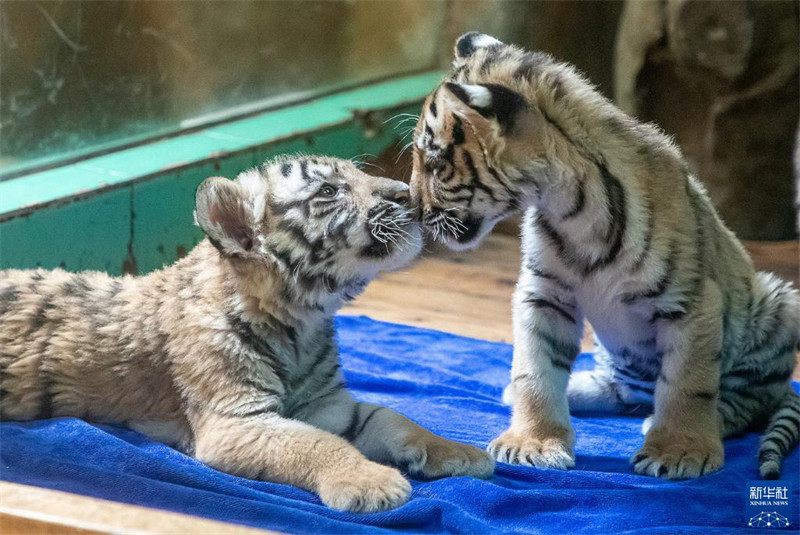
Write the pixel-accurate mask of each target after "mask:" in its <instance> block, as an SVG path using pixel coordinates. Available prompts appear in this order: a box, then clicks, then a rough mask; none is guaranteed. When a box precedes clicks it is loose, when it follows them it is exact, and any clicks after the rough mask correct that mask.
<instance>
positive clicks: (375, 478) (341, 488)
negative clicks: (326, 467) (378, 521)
mask: <svg viewBox="0 0 800 535" xmlns="http://www.w3.org/2000/svg"><path fill="white" fill-rule="evenodd" d="M318 493H319V497H320V499H321V500H322V502H323V503H324V504H325V505H327V506H328V507H331V508H332V509H338V510H340V511H349V512H351V513H375V512H378V511H385V510H387V509H394V508H395V507H399V506H401V505H403V504H404V503H406V502H407V501H408V497H409V495H410V494H411V484H410V483H409V482H408V480H407V479H406V478H404V477H403V474H401V473H400V472H399V471H398V470H396V469H394V468H390V467H388V466H383V465H381V464H378V463H374V462H372V461H367V460H364V462H363V463H360V464H359V466H358V467H357V468H355V469H353V470H350V471H347V472H337V473H335V474H332V475H328V476H327V477H324V478H323V479H322V480H321V481H320V483H319V489H318Z"/></svg>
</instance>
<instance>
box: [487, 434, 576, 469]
mask: <svg viewBox="0 0 800 535" xmlns="http://www.w3.org/2000/svg"><path fill="white" fill-rule="evenodd" d="M569 436H570V433H569V432H568V431H567V430H564V433H563V436H550V437H538V436H535V435H534V434H532V433H520V432H517V431H514V430H512V429H509V430H508V431H506V432H505V433H503V434H502V435H500V436H499V437H497V438H496V439H494V440H493V441H492V443H491V444H489V454H490V455H491V456H492V457H494V458H495V459H496V460H497V461H498V462H502V463H511V464H522V465H527V466H535V467H536V468H560V469H567V468H572V467H574V466H575V454H574V453H573V452H572V443H571V440H569V438H568V437H569Z"/></svg>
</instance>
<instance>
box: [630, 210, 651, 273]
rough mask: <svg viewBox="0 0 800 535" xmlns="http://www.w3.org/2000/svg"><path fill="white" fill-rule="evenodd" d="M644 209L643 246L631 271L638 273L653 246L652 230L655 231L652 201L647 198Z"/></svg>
mask: <svg viewBox="0 0 800 535" xmlns="http://www.w3.org/2000/svg"><path fill="white" fill-rule="evenodd" d="M646 207H647V230H646V231H645V235H644V245H642V250H641V251H640V252H639V255H638V256H637V257H636V260H634V262H633V268H632V270H631V271H638V270H639V269H640V268H641V267H642V265H643V264H644V261H645V260H647V257H648V256H649V255H650V250H651V248H652V246H653V230H654V229H655V224H654V220H655V216H656V215H655V211H654V210H653V201H652V200H650V199H649V198H647V199H646Z"/></svg>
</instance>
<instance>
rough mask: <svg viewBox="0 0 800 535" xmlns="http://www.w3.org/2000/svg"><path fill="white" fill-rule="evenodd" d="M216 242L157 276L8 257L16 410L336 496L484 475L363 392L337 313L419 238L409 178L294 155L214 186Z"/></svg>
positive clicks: (12, 406)
mask: <svg viewBox="0 0 800 535" xmlns="http://www.w3.org/2000/svg"><path fill="white" fill-rule="evenodd" d="M196 197H197V198H196V211H195V220H196V223H197V224H198V225H199V226H200V227H201V228H202V229H203V231H205V233H206V234H207V235H208V240H206V241H204V242H203V243H201V244H199V245H198V246H197V247H195V248H194V249H193V250H192V251H191V252H190V253H189V255H188V256H186V257H185V258H183V259H182V260H180V261H178V262H177V263H176V264H174V265H172V266H169V267H166V268H164V269H162V270H160V271H156V272H154V273H151V274H149V275H146V276H142V277H123V278H115V277H110V276H108V275H105V274H103V273H97V272H87V273H67V272H65V271H61V270H54V271H44V270H35V271H19V270H10V271H3V272H0V389H2V392H3V395H2V399H0V417H2V419H4V420H30V419H34V418H49V417H52V416H76V417H81V418H86V419H88V420H92V421H97V422H110V423H117V424H126V425H128V426H129V427H131V428H133V429H136V430H139V431H141V432H143V433H145V434H148V435H150V436H152V437H153V438H155V439H157V440H162V441H165V442H167V443H170V444H173V445H175V446H177V447H178V448H179V449H181V450H183V451H185V452H187V453H189V454H193V455H194V456H195V457H196V458H197V459H199V460H200V461H203V462H205V463H207V464H209V465H210V466H212V467H215V468H218V469H220V470H223V471H225V472H229V473H231V474H236V475H239V476H242V477H248V478H255V479H264V480H269V481H275V482H280V483H287V484H291V485H296V486H298V487H302V488H304V489H308V490H311V491H313V492H316V493H318V494H319V496H320V497H321V499H322V501H323V502H324V503H325V504H327V505H329V506H330V507H333V508H336V509H341V510H346V511H357V512H369V511H380V510H383V509H388V508H392V507H396V506H399V505H401V504H402V503H403V502H405V501H406V500H407V499H408V496H409V493H410V491H411V487H410V485H409V483H408V481H407V480H406V479H405V478H404V477H403V476H402V475H401V473H400V472H399V471H398V470H396V469H395V468H390V467H387V466H383V465H382V464H377V463H387V464H391V465H395V466H399V467H402V468H403V469H405V470H407V471H408V472H410V473H411V474H413V475H414V476H418V477H423V478H438V477H444V476H454V475H468V476H477V477H485V476H488V475H489V474H491V472H492V470H493V461H492V459H491V458H490V457H489V455H488V454H487V453H486V452H485V451H483V450H480V449H478V448H474V447H472V446H467V445H463V444H458V443H456V442H451V441H449V440H445V439H443V438H441V437H438V436H436V435H434V434H432V433H430V432H428V431H426V430H425V429H423V428H421V427H420V426H418V425H416V424H414V423H412V422H411V421H410V420H408V419H406V418H404V417H403V416H401V415H400V414H398V413H396V412H394V411H392V410H390V409H387V408H385V407H380V406H377V405H372V404H370V403H360V402H357V401H355V400H354V399H353V397H352V396H351V395H350V393H349V392H348V391H347V389H346V388H345V382H344V378H343V376H342V372H341V370H340V366H339V358H338V351H337V343H336V333H335V331H334V324H333V316H334V313H335V312H336V310H337V309H338V308H339V307H340V306H341V305H342V304H343V303H344V302H345V301H348V300H351V299H353V298H354V297H355V296H356V295H358V294H359V293H360V292H361V291H362V290H363V289H364V287H365V285H366V284H367V283H368V282H369V281H370V280H371V279H373V278H374V277H375V276H376V274H378V273H379V272H382V271H386V270H391V269H395V268H398V267H400V266H402V265H404V264H406V263H407V262H409V261H410V260H411V259H412V258H413V257H414V256H415V255H416V254H417V253H418V252H419V250H420V245H421V233H420V229H419V224H418V223H417V222H415V221H413V220H412V218H411V214H412V210H411V209H410V208H409V206H408V200H409V195H408V186H406V185H405V184H403V183H401V182H397V181H394V180H389V179H385V178H375V177H370V176H368V175H366V174H364V173H362V172H360V171H359V170H358V169H356V168H355V167H354V166H353V164H351V163H350V162H348V161H342V160H338V159H334V158H327V157H317V158H313V157H308V158H306V157H299V158H288V157H283V158H279V159H276V160H274V161H272V162H268V163H266V164H264V165H263V166H261V167H259V168H257V169H252V170H249V171H245V172H244V173H242V174H240V175H239V176H238V178H237V179H236V180H235V181H233V180H227V179H225V178H218V177H214V178H209V179H207V180H206V181H204V182H203V183H202V184H201V185H200V187H199V188H198V190H197V196H196Z"/></svg>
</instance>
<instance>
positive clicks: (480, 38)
mask: <svg viewBox="0 0 800 535" xmlns="http://www.w3.org/2000/svg"><path fill="white" fill-rule="evenodd" d="M502 44H503V42H502V41H498V40H497V39H495V38H494V37H492V36H491V35H486V34H485V33H484V34H481V35H477V36H475V37H473V38H472V46H474V47H475V48H476V49H478V48H486V47H489V46H492V45H502Z"/></svg>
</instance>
